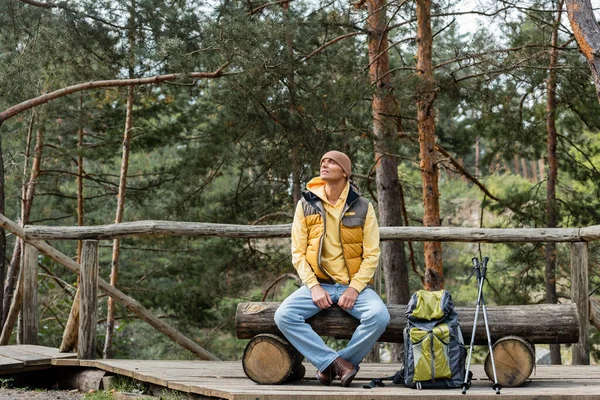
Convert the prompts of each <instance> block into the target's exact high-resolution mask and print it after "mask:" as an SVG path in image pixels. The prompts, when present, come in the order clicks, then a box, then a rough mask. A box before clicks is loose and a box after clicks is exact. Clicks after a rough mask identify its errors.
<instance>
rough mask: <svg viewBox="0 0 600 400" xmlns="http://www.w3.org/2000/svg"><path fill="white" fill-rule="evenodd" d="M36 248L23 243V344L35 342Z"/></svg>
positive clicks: (36, 322)
mask: <svg viewBox="0 0 600 400" xmlns="http://www.w3.org/2000/svg"><path fill="white" fill-rule="evenodd" d="M37 276H38V249H36V248H35V247H33V246H32V245H30V244H27V243H25V247H24V249H23V344H37V335H38V317H39V316H38V279H37Z"/></svg>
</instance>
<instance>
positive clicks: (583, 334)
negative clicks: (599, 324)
mask: <svg viewBox="0 0 600 400" xmlns="http://www.w3.org/2000/svg"><path fill="white" fill-rule="evenodd" d="M0 226H2V227H3V228H4V229H6V230H8V231H10V232H12V233H13V234H15V235H17V236H19V237H20V238H22V239H23V240H24V242H25V243H26V246H25V248H26V249H27V248H29V249H32V248H35V249H37V250H39V251H41V252H43V253H45V254H46V255H48V256H49V257H50V258H52V259H53V260H54V261H56V262H58V263H59V264H62V265H64V266H66V267H67V268H69V269H70V270H72V271H74V272H76V273H80V274H81V296H82V297H81V317H80V332H79V338H80V340H79V350H78V354H79V356H80V357H82V358H93V357H94V349H95V329H94V327H95V326H96V322H97V319H96V318H97V316H96V305H97V288H100V289H102V290H103V291H104V292H106V293H107V294H108V295H109V296H112V297H113V298H115V299H116V300H117V301H118V302H120V303H121V304H123V305H124V306H125V307H127V308H128V309H129V310H131V311H132V312H133V313H135V314H136V315H137V316H138V317H139V318H141V319H142V320H144V321H146V322H147V323H149V324H150V325H152V326H153V327H155V328H156V329H158V330H159V331H160V332H162V333H164V334H165V335H167V336H168V337H169V338H171V339H172V340H173V341H175V342H176V343H178V344H179V345H181V346H182V347H184V348H186V349H188V350H190V351H191V352H193V353H194V354H196V355H197V356H198V357H199V358H201V359H209V360H210V359H212V360H215V359H216V357H215V356H214V355H212V354H210V353H209V352H207V351H206V350H204V349H203V348H202V347H200V346H198V345H197V344H196V343H194V342H193V341H192V340H190V339H189V338H187V337H185V336H184V335H182V334H181V333H180V332H178V331H176V330H175V329H174V328H172V327H170V326H169V325H167V324H166V323H164V322H163V321H161V320H160V319H159V318H158V317H156V316H154V315H153V314H152V313H150V311H149V310H147V309H145V308H144V307H143V306H142V305H141V304H139V303H138V302H137V301H135V300H134V299H132V298H130V297H129V296H127V295H125V294H124V293H122V292H121V291H119V290H118V289H116V288H114V287H112V286H110V285H109V284H108V283H107V282H106V281H104V280H102V279H100V278H98V272H97V271H98V266H97V264H98V257H97V253H98V241H99V240H109V239H115V238H121V237H129V236H192V237H202V236H220V237H232V238H277V237H289V236H290V235H291V225H270V226H249V225H227V224H208V223H192V222H170V221H136V222H126V223H121V224H110V225H98V226H86V227H74V226H72V227H52V226H26V227H24V228H22V227H20V226H18V225H17V224H15V223H14V222H13V221H10V220H9V219H7V218H6V217H5V216H3V215H1V214H0ZM379 230H380V236H381V240H405V241H440V242H474V243H477V242H480V243H482V242H483V243H533V242H538V243H539V242H562V243H570V245H571V288H572V293H571V294H572V302H573V303H575V304H577V310H578V314H579V315H578V321H579V332H580V334H579V342H578V343H577V344H574V346H573V360H572V363H573V364H589V363H590V353H589V327H590V323H589V321H590V303H589V299H588V297H589V290H588V276H589V275H588V268H589V267H588V242H592V241H596V240H600V225H597V226H590V227H585V228H553V229H546V228H515V229H494V228H490V229H483V228H450V227H435V228H425V227H380V228H379ZM45 240H84V255H86V256H85V257H83V259H82V264H81V266H79V265H78V264H77V263H75V262H74V261H73V260H72V259H71V258H70V257H68V256H66V255H64V254H62V253H60V252H59V251H58V250H56V249H54V248H53V247H51V246H50V245H48V244H47V243H46V242H45ZM27 251H33V250H26V254H27ZM36 259H37V257H35V256H32V255H30V256H27V257H26V260H29V261H28V262H27V264H28V266H25V268H24V271H25V272H24V273H25V276H27V277H28V278H26V279H24V281H25V282H27V288H26V289H25V292H28V294H27V295H26V296H25V298H24V304H23V315H24V317H25V316H27V318H23V320H24V324H26V326H25V327H24V329H25V331H28V332H29V333H27V335H24V338H25V337H27V338H35V337H36V335H37V319H36V318H35V317H34V316H35V312H36V311H35V310H37V302H36V301H37V300H36V299H37V295H36V294H35V293H34V292H35V291H37V285H36V284H35V282H36V280H34V279H33V277H34V276H36V271H37V262H34V261H33V260H36ZM594 318H597V316H596V317H594ZM91 331H93V332H91Z"/></svg>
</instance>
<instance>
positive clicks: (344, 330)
mask: <svg viewBox="0 0 600 400" xmlns="http://www.w3.org/2000/svg"><path fill="white" fill-rule="evenodd" d="M279 304H281V303H273V302H263V303H261V302H249V303H240V304H238V307H237V312H236V318H235V319H236V321H235V325H236V334H237V337H238V338H239V339H250V338H253V337H254V336H256V335H258V334H261V333H270V334H274V335H281V332H280V331H279V329H277V326H276V325H275V321H274V319H273V317H274V315H275V310H276V309H277V307H279ZM405 308H406V306H405V305H400V304H393V305H388V311H389V312H390V316H391V321H390V325H389V326H388V327H387V329H386V330H385V332H384V333H383V334H382V335H381V338H380V341H382V342H394V343H400V342H402V330H403V329H404V327H405V326H406V316H405V315H404V310H405ZM486 309H487V313H488V320H489V326H490V331H491V336H492V340H493V341H494V342H495V341H496V340H498V339H500V338H501V337H504V336H510V335H516V336H520V337H523V338H525V339H527V340H528V341H530V342H531V343H533V344H541V343H546V344H551V343H577V341H578V340H579V323H578V316H577V306H576V305H575V304H535V305H516V306H489V307H486ZM456 311H457V313H458V321H459V323H460V326H461V329H462V332H463V336H464V339H465V344H468V343H469V342H470V340H471V332H472V331H473V320H474V318H475V307H456ZM308 322H309V324H310V325H311V326H312V327H313V329H314V330H315V332H317V333H318V334H319V335H322V336H330V337H333V338H336V339H350V336H351V335H352V332H354V330H355V329H356V327H357V326H358V320H356V319H354V318H353V317H352V316H350V315H349V314H347V313H346V312H345V311H343V310H342V309H340V308H339V307H337V306H333V307H331V308H329V309H326V310H322V311H321V312H320V313H319V314H317V315H315V316H314V317H312V318H310V319H309V320H308ZM475 344H487V337H486V334H485V325H484V322H483V317H482V315H480V318H479V319H478V323H477V329H476V333H475Z"/></svg>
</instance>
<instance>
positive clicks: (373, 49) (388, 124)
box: [366, 0, 410, 361]
mask: <svg viewBox="0 0 600 400" xmlns="http://www.w3.org/2000/svg"><path fill="white" fill-rule="evenodd" d="M366 5H367V11H368V14H369V16H368V18H367V30H368V32H369V35H368V40H367V43H368V49H369V79H370V81H371V83H372V84H373V85H374V92H373V97H372V102H371V107H372V113H373V136H374V148H375V159H376V166H375V173H376V182H377V203H378V205H379V224H380V226H402V225H403V223H402V196H401V193H400V183H399V180H398V161H397V159H396V158H395V157H394V156H393V154H395V153H396V151H395V150H396V138H397V136H398V127H399V126H401V124H400V123H399V122H400V120H396V119H395V118H393V117H391V116H392V115H395V114H397V111H396V109H397V99H396V97H395V95H394V92H393V88H392V85H391V82H390V73H389V72H390V60H389V54H388V36H387V30H386V29H387V26H386V24H387V17H386V10H387V8H386V1H385V0H369V1H367V2H366ZM398 118H399V117H398ZM381 264H382V266H383V274H384V280H385V292H386V298H387V303H388V304H398V303H406V302H407V301H408V299H409V297H410V290H409V287H408V269H407V266H406V257H405V255H404V242H401V241H395V242H383V243H381ZM401 359H402V347H399V346H394V347H393V348H392V360H393V361H400V360H401Z"/></svg>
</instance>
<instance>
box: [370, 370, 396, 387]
mask: <svg viewBox="0 0 600 400" xmlns="http://www.w3.org/2000/svg"><path fill="white" fill-rule="evenodd" d="M383 381H392V383H395V384H403V383H404V368H403V369H401V370H400V371H396V373H395V374H394V376H386V377H385V378H375V379H373V380H372V381H371V382H369V383H368V384H366V385H363V389H373V388H374V387H375V386H379V387H384V386H385V383H383Z"/></svg>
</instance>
